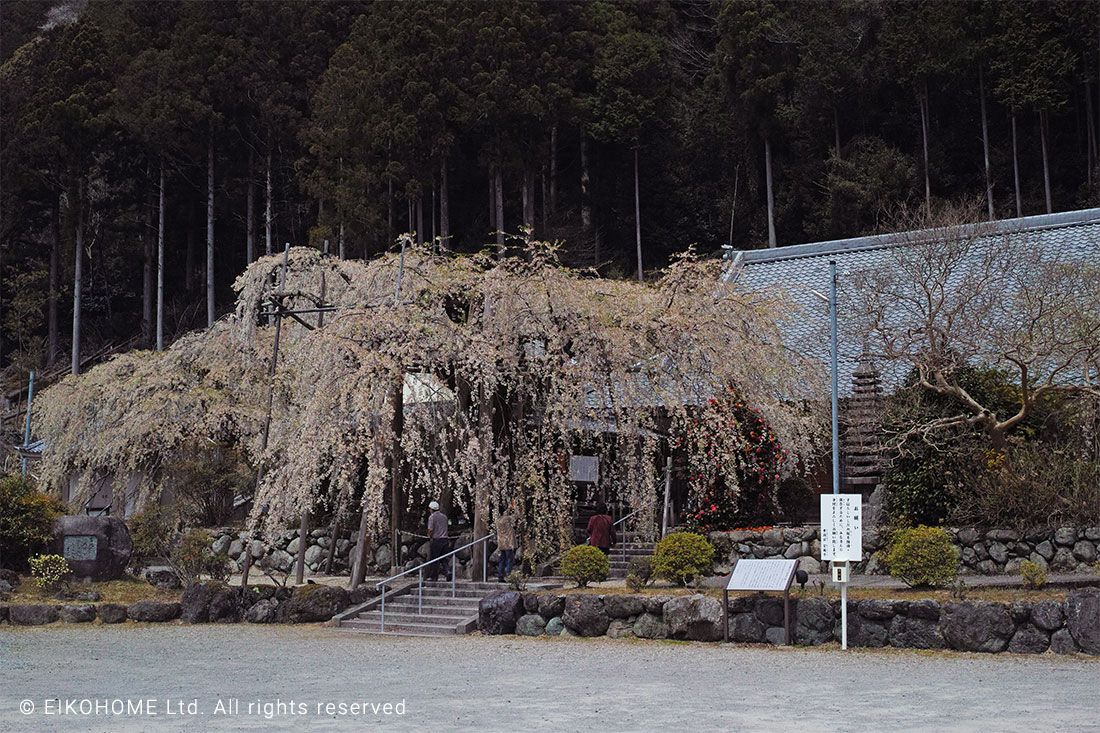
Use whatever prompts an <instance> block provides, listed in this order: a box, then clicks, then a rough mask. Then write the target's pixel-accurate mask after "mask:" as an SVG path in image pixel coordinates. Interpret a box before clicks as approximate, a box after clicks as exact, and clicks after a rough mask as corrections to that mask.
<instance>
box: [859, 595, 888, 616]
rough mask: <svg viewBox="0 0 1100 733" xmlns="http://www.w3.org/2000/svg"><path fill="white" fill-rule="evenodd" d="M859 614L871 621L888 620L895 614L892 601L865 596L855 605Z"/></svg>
mask: <svg viewBox="0 0 1100 733" xmlns="http://www.w3.org/2000/svg"><path fill="white" fill-rule="evenodd" d="M856 608H857V609H858V610H859V615H860V616H862V617H863V618H866V619H871V620H872V621H888V620H890V619H892V618H893V617H894V615H895V611H894V602H893V601H885V600H881V599H878V598H867V599H864V600H862V601H860V602H859V604H858V605H857V606H856Z"/></svg>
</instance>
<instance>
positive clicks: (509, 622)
mask: <svg viewBox="0 0 1100 733" xmlns="http://www.w3.org/2000/svg"><path fill="white" fill-rule="evenodd" d="M522 615H523V594H522V593H520V592H519V591H514V590H498V591H493V592H492V593H490V594H489V595H487V596H485V597H484V598H482V599H481V601H480V602H479V603H478V604H477V627H478V629H479V630H480V631H481V633H483V634H490V635H497V634H514V633H515V631H516V622H517V621H518V620H519V617H520V616H522Z"/></svg>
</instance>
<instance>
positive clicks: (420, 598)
mask: <svg viewBox="0 0 1100 733" xmlns="http://www.w3.org/2000/svg"><path fill="white" fill-rule="evenodd" d="M492 537H493V535H491V534H487V535H485V536H484V537H482V538H481V539H477V540H474V541H473V542H470V543H467V544H465V545H463V546H462V547H456V548H455V549H453V550H451V551H450V552H448V553H447V554H446V555H440V556H439V557H437V558H435V559H433V560H428V561H426V562H422V563H420V564H419V565H417V566H416V567H415V568H409V569H408V570H405V571H404V572H400V573H398V574H397V575H391V576H390V577H388V578H386V579H385V580H380V581H378V582H377V583H375V584H374V587H375V588H381V589H382V602H381V604H380V605H381V612H382V624H381V626H382V631H383V632H384V631H385V630H386V584H387V583H392V582H393V581H395V580H397V579H398V578H403V577H404V576H406V575H408V574H409V573H413V572H416V573H418V577H417V582H416V615H417V616H421V615H423V613H424V568H426V567H427V566H428V565H434V564H435V563H437V562H439V561H440V560H443V559H446V558H448V557H450V558H451V598H454V597H455V557H456V555H457V554H458V553H459V552H461V551H462V550H465V549H466V548H467V547H473V546H474V545H476V544H478V543H479V542H485V541H486V540H489V539H492ZM486 549H488V548H486ZM488 569H489V553H487V552H482V553H481V577H482V578H486V577H488Z"/></svg>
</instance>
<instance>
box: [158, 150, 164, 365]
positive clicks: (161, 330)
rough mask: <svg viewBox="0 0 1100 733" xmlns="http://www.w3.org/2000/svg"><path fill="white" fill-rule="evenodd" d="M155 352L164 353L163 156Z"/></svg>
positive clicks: (159, 198)
mask: <svg viewBox="0 0 1100 733" xmlns="http://www.w3.org/2000/svg"><path fill="white" fill-rule="evenodd" d="M157 351H164V156H163V155H162V156H161V158H160V186H159V191H158V193H157Z"/></svg>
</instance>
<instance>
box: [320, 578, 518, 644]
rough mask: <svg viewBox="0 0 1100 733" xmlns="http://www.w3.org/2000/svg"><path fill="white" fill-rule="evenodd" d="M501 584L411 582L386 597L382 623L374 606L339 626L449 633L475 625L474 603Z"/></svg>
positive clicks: (391, 631) (375, 631) (370, 631)
mask: <svg viewBox="0 0 1100 733" xmlns="http://www.w3.org/2000/svg"><path fill="white" fill-rule="evenodd" d="M507 588H508V586H507V585H506V584H504V583H491V582H490V583H481V582H476V583H475V582H470V581H464V580H460V581H456V582H455V584H454V591H453V593H454V595H453V596H452V590H451V583H449V582H446V581H427V582H425V583H424V585H423V588H422V589H421V590H420V591H419V592H418V591H417V588H416V586H415V584H414V585H413V587H412V589H411V590H410V591H409V592H408V593H403V594H401V595H399V596H394V597H392V599H391V598H390V597H389V596H387V598H386V625H385V630H384V631H383V628H382V609H381V607H380V605H375V606H374V607H373V608H371V609H370V610H368V611H363V612H361V613H359V615H358V617H357V618H351V619H347V620H345V621H343V622H341V624H340V628H342V629H345V630H348V631H357V632H360V633H366V634H386V635H394V636H451V635H454V634H465V633H468V632H469V631H471V630H473V629H475V628H477V614H478V603H479V602H480V601H481V599H482V598H484V597H485V596H487V595H488V594H490V593H492V592H494V591H498V590H506V589H507Z"/></svg>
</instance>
